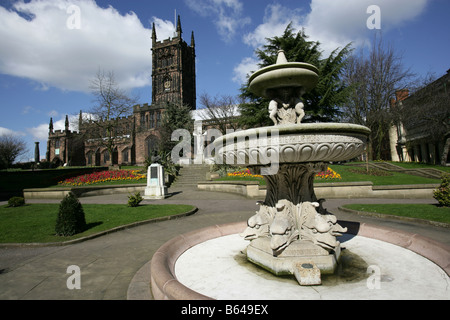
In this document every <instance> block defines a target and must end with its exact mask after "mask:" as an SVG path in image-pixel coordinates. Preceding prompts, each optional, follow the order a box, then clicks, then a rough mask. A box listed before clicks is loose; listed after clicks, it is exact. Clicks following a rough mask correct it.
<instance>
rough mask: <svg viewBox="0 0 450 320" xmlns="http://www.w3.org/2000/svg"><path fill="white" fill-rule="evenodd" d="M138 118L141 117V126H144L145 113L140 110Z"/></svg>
mask: <svg viewBox="0 0 450 320" xmlns="http://www.w3.org/2000/svg"><path fill="white" fill-rule="evenodd" d="M140 119H141V128H144V127H145V113H144V112H141V116H140Z"/></svg>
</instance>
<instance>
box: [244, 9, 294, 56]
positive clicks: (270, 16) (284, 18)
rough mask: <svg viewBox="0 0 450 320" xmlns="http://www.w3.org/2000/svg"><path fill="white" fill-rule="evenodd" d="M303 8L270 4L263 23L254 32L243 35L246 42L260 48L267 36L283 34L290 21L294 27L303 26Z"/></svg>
mask: <svg viewBox="0 0 450 320" xmlns="http://www.w3.org/2000/svg"><path fill="white" fill-rule="evenodd" d="M301 20H302V16H301V10H300V9H296V10H291V9H289V8H286V7H283V6H282V5H280V4H270V5H268V6H267V7H266V10H265V14H264V18H263V23H262V24H260V25H259V26H257V27H256V28H255V30H254V31H253V32H250V33H247V34H246V35H245V36H244V37H243V41H244V43H245V44H247V45H249V46H251V47H253V48H258V47H260V46H262V45H264V44H266V43H267V41H266V38H272V37H274V36H281V35H282V34H283V32H284V30H286V27H287V26H288V24H289V23H292V27H293V28H294V29H300V28H301Z"/></svg>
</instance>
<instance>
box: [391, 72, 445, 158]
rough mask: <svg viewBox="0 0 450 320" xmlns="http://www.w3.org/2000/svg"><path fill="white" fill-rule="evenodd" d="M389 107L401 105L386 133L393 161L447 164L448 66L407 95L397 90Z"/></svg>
mask: <svg viewBox="0 0 450 320" xmlns="http://www.w3.org/2000/svg"><path fill="white" fill-rule="evenodd" d="M391 106H392V108H400V110H401V113H402V114H401V118H402V119H401V121H400V122H398V123H397V124H395V125H393V126H392V127H391V130H390V132H389V138H390V147H391V158H392V160H393V161H402V162H403V161H404V162H423V163H429V164H441V165H448V164H449V163H450V152H449V151H450V150H449V149H450V130H449V127H450V122H449V121H450V69H449V70H447V73H446V74H444V75H443V76H442V77H440V78H438V79H437V80H435V81H433V82H432V83H430V84H429V85H427V86H426V87H424V88H422V89H420V90H418V91H417V92H415V93H414V94H412V95H410V93H409V91H408V90H400V91H397V92H396V98H395V99H393V100H392V101H391Z"/></svg>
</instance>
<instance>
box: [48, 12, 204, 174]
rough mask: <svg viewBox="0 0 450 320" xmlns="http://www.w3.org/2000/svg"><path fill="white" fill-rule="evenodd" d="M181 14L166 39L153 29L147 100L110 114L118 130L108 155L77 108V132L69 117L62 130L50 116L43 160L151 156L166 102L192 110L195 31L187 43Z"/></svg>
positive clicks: (128, 160) (74, 162)
mask: <svg viewBox="0 0 450 320" xmlns="http://www.w3.org/2000/svg"><path fill="white" fill-rule="evenodd" d="M182 33H183V31H182V28H181V21H180V16H178V21H177V27H176V32H175V34H174V36H173V37H172V38H170V39H165V40H163V41H158V39H157V30H156V28H155V24H153V30H152V103H151V104H150V105H149V104H147V103H146V104H143V105H136V106H134V107H133V110H130V113H132V115H130V116H128V117H124V118H121V119H115V121H117V123H118V124H119V125H118V127H120V134H119V133H118V134H117V136H116V137H115V144H114V151H113V154H112V157H111V154H110V152H109V151H108V149H107V148H106V147H105V146H103V144H102V143H99V140H98V139H92V138H91V139H89V138H87V137H88V135H87V134H86V133H88V132H89V131H90V130H93V129H94V128H93V126H94V124H93V123H92V121H84V120H83V114H82V112H80V116H79V123H78V132H75V131H71V130H70V129H69V122H68V117H67V116H66V125H65V129H64V130H57V131H55V130H54V129H53V120H52V119H50V125H49V136H48V141H47V154H46V158H47V161H49V162H52V163H53V164H54V166H60V165H63V164H68V165H71V166H85V165H86V166H109V165H136V164H137V165H142V164H144V162H145V160H146V159H147V158H149V157H151V155H152V152H153V150H155V148H156V146H157V144H158V141H159V132H158V128H159V127H160V124H161V119H162V114H163V113H164V109H165V108H166V106H167V104H168V103H180V104H183V105H188V106H189V107H190V108H191V109H192V110H196V95H197V92H196V75H195V40H194V32H192V35H191V43H190V45H188V44H187V43H186V42H185V41H184V40H183V38H182Z"/></svg>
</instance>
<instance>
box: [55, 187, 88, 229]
mask: <svg viewBox="0 0 450 320" xmlns="http://www.w3.org/2000/svg"><path fill="white" fill-rule="evenodd" d="M85 229H86V219H85V215H84V210H83V207H82V205H81V203H80V202H79V201H78V199H77V197H76V196H75V195H74V194H73V193H72V192H70V193H69V194H68V195H67V196H65V197H64V199H63V200H62V201H61V203H60V205H59V211H58V217H57V219H56V226H55V232H56V235H58V236H64V237H69V236H73V235H74V234H77V233H80V232H83V231H84V230H85Z"/></svg>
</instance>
